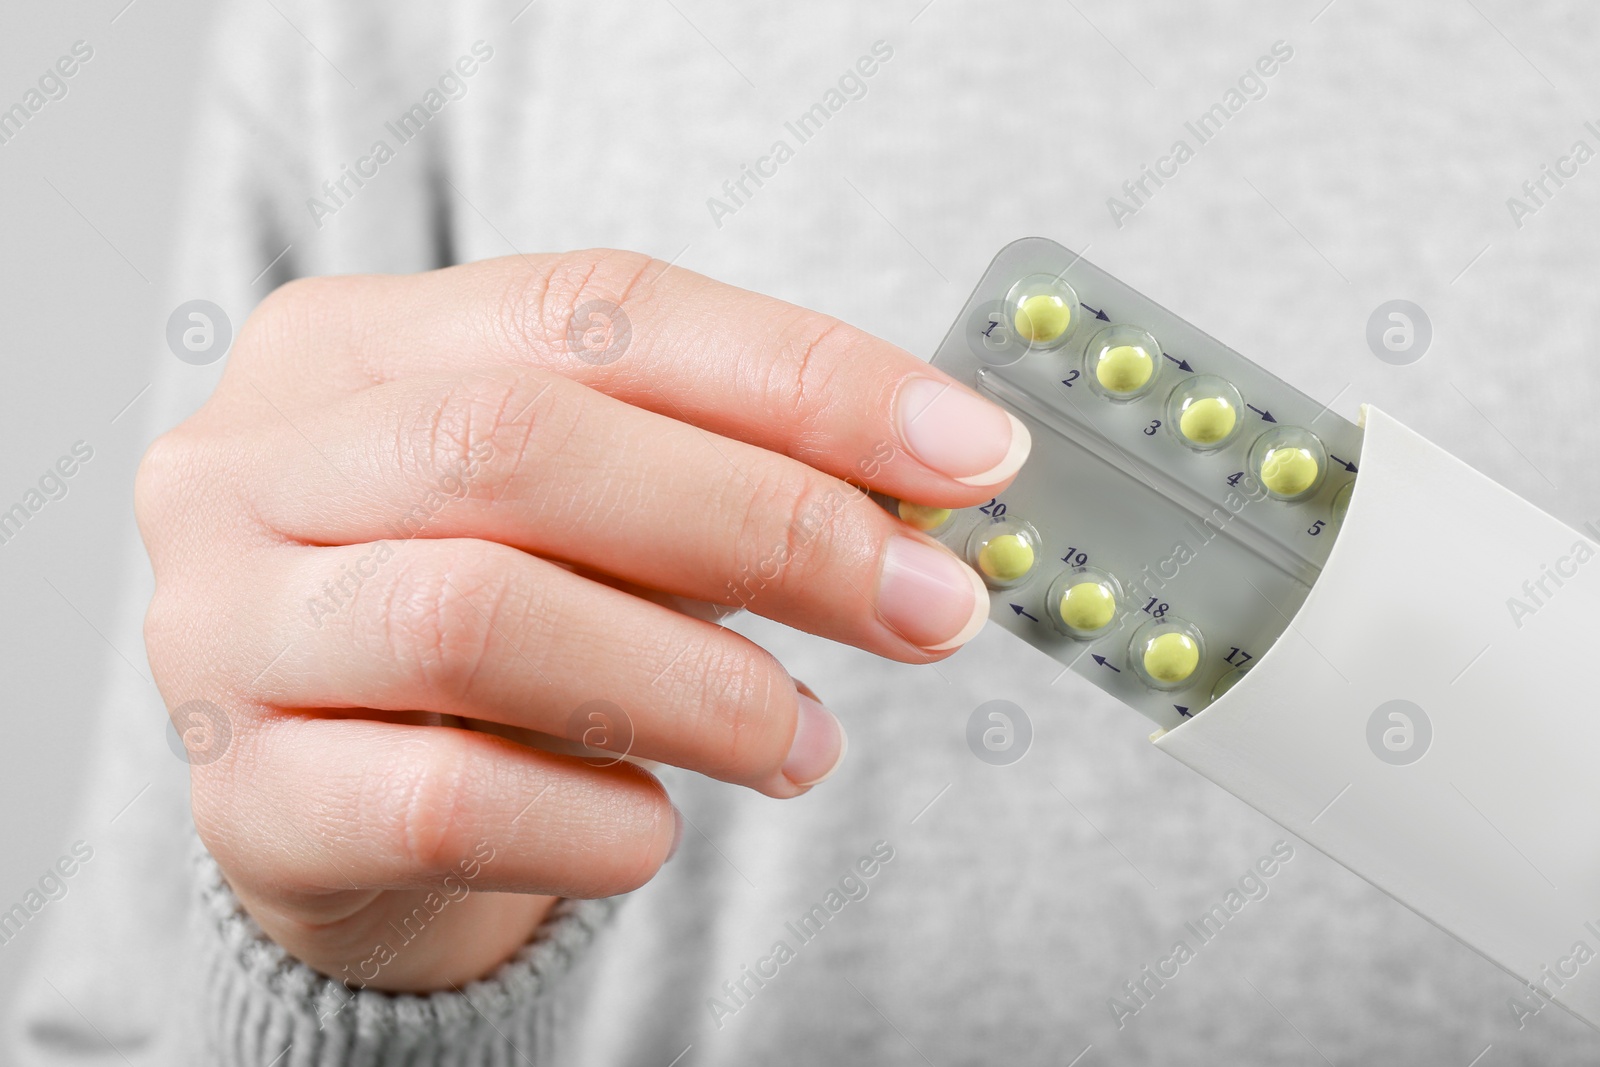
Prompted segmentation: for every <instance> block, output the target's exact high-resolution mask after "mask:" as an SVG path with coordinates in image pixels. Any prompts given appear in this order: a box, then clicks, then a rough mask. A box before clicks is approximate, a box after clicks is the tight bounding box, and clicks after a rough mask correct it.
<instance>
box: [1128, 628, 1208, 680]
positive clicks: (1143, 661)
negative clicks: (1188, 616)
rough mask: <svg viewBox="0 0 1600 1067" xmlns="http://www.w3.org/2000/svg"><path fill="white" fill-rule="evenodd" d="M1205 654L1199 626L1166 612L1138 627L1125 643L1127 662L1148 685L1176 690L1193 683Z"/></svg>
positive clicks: (1203, 639)
mask: <svg viewBox="0 0 1600 1067" xmlns="http://www.w3.org/2000/svg"><path fill="white" fill-rule="evenodd" d="M1204 658H1205V638H1204V637H1203V636H1202V635H1201V633H1200V628H1199V627H1198V626H1195V625H1194V624H1193V623H1191V622H1187V621H1185V620H1183V619H1178V618H1173V617H1171V616H1168V617H1167V618H1164V619H1152V620H1151V621H1149V622H1147V623H1145V624H1144V625H1143V626H1141V627H1139V630H1138V632H1136V633H1135V634H1134V635H1133V640H1132V642H1130V643H1129V645H1128V662H1129V663H1130V664H1132V665H1133V672H1134V673H1135V674H1137V675H1138V676H1139V680H1140V681H1142V682H1144V684H1145V685H1148V686H1150V687H1151V688H1152V689H1162V690H1168V691H1171V690H1177V689H1183V688H1185V687H1186V686H1189V685H1191V684H1193V682H1194V680H1195V675H1197V674H1198V673H1199V671H1200V661H1201V660H1203V659H1204Z"/></svg>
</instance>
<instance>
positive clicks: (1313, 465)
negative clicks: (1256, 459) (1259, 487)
mask: <svg viewBox="0 0 1600 1067" xmlns="http://www.w3.org/2000/svg"><path fill="white" fill-rule="evenodd" d="M1321 473H1322V472H1321V470H1319V469H1318V466H1317V457H1316V456H1314V455H1312V453H1311V450H1310V449H1309V448H1300V447H1297V446H1289V447H1283V448H1274V449H1271V450H1269V451H1268V452H1267V454H1266V456H1265V458H1263V459H1262V461H1261V482H1262V484H1263V485H1265V486H1266V487H1267V488H1268V489H1270V490H1272V491H1273V492H1274V493H1277V494H1278V495H1279V496H1299V495H1300V494H1301V493H1303V492H1305V491H1306V490H1307V489H1310V488H1311V487H1312V486H1313V485H1314V484H1316V481H1317V477H1318V476H1319V475H1320V474H1321Z"/></svg>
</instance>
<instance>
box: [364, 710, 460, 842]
mask: <svg viewBox="0 0 1600 1067" xmlns="http://www.w3.org/2000/svg"><path fill="white" fill-rule="evenodd" d="M433 734H434V736H430V737H429V739H428V741H427V742H426V743H425V744H418V745H407V747H406V751H407V752H408V753H409V754H410V755H409V757H408V758H404V759H401V760H398V761H396V764H395V765H394V767H393V769H392V770H387V769H386V770H384V771H381V772H380V780H379V781H378V782H377V783H375V784H374V785H375V788H374V790H373V792H372V794H370V795H373V796H376V797H378V798H380V800H381V801H382V802H387V803H389V804H390V805H391V806H392V807H391V810H392V812H393V815H392V820H391V822H390V825H391V826H392V829H393V833H394V837H395V840H394V845H395V848H396V850H397V854H398V855H399V856H400V857H401V859H402V860H403V861H404V862H405V863H407V864H410V865H411V866H412V867H413V868H414V869H417V870H421V871H423V872H428V873H432V872H435V871H442V870H447V869H450V868H453V867H454V866H455V864H456V862H457V861H458V860H459V859H460V858H461V857H462V856H463V855H465V854H466V853H467V852H468V851H469V850H470V847H471V842H469V841H468V836H469V833H470V826H471V820H470V817H469V816H470V813H471V811H472V810H473V797H474V795H475V793H476V789H475V785H476V776H475V770H474V766H475V762H476V761H475V759H474V752H473V747H472V744H471V742H470V739H468V738H466V737H464V736H463V735H461V734H459V733H457V732H456V731H453V730H438V731H434V732H433Z"/></svg>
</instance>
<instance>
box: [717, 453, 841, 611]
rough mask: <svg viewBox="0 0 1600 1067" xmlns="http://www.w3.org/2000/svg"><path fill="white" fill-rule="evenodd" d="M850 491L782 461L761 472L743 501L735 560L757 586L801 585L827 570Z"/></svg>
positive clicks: (790, 587)
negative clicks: (767, 472) (760, 476)
mask: <svg viewBox="0 0 1600 1067" xmlns="http://www.w3.org/2000/svg"><path fill="white" fill-rule="evenodd" d="M848 498H849V492H848V491H847V490H846V489H845V488H844V486H843V484H842V483H833V482H832V481H831V479H827V478H825V477H824V476H822V475H818V474H816V473H815V472H813V471H811V470H809V469H808V468H805V467H801V466H798V465H790V464H789V463H788V461H784V462H783V463H782V464H781V465H780V466H779V467H778V468H777V469H775V470H774V471H772V472H771V473H769V474H768V475H767V476H765V477H764V478H762V479H761V480H760V481H758V482H757V484H756V489H755V491H754V492H753V493H750V494H749V497H748V499H747V501H746V504H745V517H744V522H743V524H742V527H741V534H740V538H739V545H738V551H739V558H738V561H737V564H738V567H739V571H740V574H741V576H748V578H750V579H753V582H754V586H755V588H756V589H757V590H759V589H765V588H772V589H777V590H781V591H795V590H799V589H803V588H804V587H806V586H807V585H809V584H810V583H811V582H812V581H813V580H815V579H819V578H821V577H823V576H824V571H826V569H827V568H828V566H829V564H830V562H831V557H832V551H831V549H832V547H833V545H834V544H835V543H836V542H837V541H838V540H839V534H840V530H841V523H842V522H843V518H844V514H845V512H846V510H847V507H848Z"/></svg>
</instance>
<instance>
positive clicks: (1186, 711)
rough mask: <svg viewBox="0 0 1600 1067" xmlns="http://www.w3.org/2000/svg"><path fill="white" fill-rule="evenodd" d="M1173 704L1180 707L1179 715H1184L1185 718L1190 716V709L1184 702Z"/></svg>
mask: <svg viewBox="0 0 1600 1067" xmlns="http://www.w3.org/2000/svg"><path fill="white" fill-rule="evenodd" d="M1172 706H1173V707H1175V708H1177V709H1178V714H1179V715H1182V716H1183V717H1184V718H1185V719H1187V718H1189V709H1188V708H1186V707H1184V706H1183V705H1182V704H1174V705H1172Z"/></svg>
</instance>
